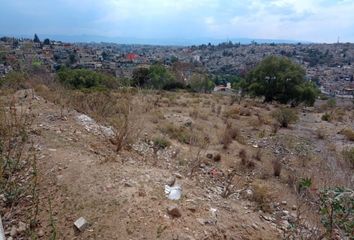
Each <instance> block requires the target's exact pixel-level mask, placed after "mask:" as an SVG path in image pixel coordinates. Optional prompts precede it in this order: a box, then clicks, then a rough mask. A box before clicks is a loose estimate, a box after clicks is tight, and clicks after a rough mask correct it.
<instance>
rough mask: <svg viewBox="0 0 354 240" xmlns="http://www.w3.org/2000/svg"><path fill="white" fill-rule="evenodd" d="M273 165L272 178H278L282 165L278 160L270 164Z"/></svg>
mask: <svg viewBox="0 0 354 240" xmlns="http://www.w3.org/2000/svg"><path fill="white" fill-rule="evenodd" d="M272 165H273V175H274V177H280V173H281V169H282V164H281V162H280V161H279V160H274V161H273V162H272Z"/></svg>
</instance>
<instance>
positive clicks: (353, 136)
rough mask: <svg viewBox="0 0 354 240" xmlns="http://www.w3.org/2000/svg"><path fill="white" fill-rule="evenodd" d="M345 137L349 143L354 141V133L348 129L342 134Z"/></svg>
mask: <svg viewBox="0 0 354 240" xmlns="http://www.w3.org/2000/svg"><path fill="white" fill-rule="evenodd" d="M340 133H341V134H342V135H344V136H345V137H346V138H347V139H348V140H349V141H354V131H353V130H352V129H349V128H346V129H343V130H342V131H341V132H340Z"/></svg>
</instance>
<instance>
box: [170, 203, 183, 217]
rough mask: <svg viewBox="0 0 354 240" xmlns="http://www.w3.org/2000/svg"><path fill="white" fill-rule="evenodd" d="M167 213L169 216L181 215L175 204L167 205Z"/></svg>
mask: <svg viewBox="0 0 354 240" xmlns="http://www.w3.org/2000/svg"><path fill="white" fill-rule="evenodd" d="M167 213H168V214H169V215H170V216H171V217H176V218H179V217H181V216H182V214H181V211H180V210H179V208H178V207H177V205H172V206H169V207H168V208H167Z"/></svg>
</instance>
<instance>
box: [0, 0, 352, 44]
mask: <svg viewBox="0 0 354 240" xmlns="http://www.w3.org/2000/svg"><path fill="white" fill-rule="evenodd" d="M353 12H354V1H353V0H178V1H177V0H134V1H131V0H100V1H97V0H16V1H4V2H3V3H2V7H1V9H0V29H1V30H2V31H4V32H3V33H9V34H28V33H33V32H37V33H44V34H97V35H107V36H123V37H126V36H127V37H154V38H156V37H157V38H163V37H165V38H169V37H175V38H197V37H211V38H221V39H226V38H236V37H251V38H279V39H296V40H310V41H327V42H333V41H335V40H336V39H337V36H340V37H341V38H342V39H343V40H346V41H354V30H353V29H354V14H353Z"/></svg>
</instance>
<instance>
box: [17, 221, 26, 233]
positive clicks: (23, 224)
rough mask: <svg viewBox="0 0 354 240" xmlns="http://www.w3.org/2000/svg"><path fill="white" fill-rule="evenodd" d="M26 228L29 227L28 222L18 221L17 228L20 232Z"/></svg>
mask: <svg viewBox="0 0 354 240" xmlns="http://www.w3.org/2000/svg"><path fill="white" fill-rule="evenodd" d="M26 229H27V225H26V223H23V222H19V223H18V228H17V231H18V232H20V233H21V232H24V231H26Z"/></svg>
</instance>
